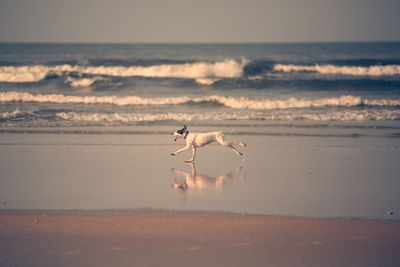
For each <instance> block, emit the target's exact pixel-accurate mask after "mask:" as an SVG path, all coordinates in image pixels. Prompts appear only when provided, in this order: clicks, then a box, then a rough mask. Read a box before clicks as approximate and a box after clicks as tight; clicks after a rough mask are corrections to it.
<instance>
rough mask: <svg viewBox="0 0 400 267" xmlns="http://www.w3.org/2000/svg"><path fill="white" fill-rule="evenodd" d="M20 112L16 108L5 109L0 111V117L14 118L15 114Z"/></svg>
mask: <svg viewBox="0 0 400 267" xmlns="http://www.w3.org/2000/svg"><path fill="white" fill-rule="evenodd" d="M21 113H22V112H21V111H20V110H19V109H16V110H14V111H11V112H10V111H6V112H3V113H0V118H2V119H9V118H15V117H16V116H18V115H19V114H21Z"/></svg>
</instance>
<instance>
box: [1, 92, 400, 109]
mask: <svg viewBox="0 0 400 267" xmlns="http://www.w3.org/2000/svg"><path fill="white" fill-rule="evenodd" d="M0 102H38V103H58V104H60V103H71V104H112V105H117V106H126V105H143V106H155V105H180V104H190V103H219V104H222V105H224V106H226V107H228V108H232V109H254V110H272V109H291V108H314V107H355V106H360V105H365V106H381V107H384V106H389V107H390V106H391V107H398V106H400V100H396V99H363V98H361V97H359V96H352V95H347V96H340V97H331V98H321V99H303V98H300V99H296V98H289V99H285V100H270V99H262V100H254V99H249V98H245V97H226V96H218V95H212V96H203V97H188V96H182V97H164V98H162V97H156V98H145V97H140V96H125V97H118V96H67V95H62V94H37V95H33V94H31V93H27V92H0Z"/></svg>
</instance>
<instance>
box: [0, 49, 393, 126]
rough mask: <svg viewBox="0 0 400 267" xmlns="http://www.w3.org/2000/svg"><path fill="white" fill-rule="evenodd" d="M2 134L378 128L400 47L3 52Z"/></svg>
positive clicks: (388, 115)
mask: <svg viewBox="0 0 400 267" xmlns="http://www.w3.org/2000/svg"><path fill="white" fill-rule="evenodd" d="M0 102H1V106H0V126H1V128H3V129H4V128H7V127H11V126H12V127H43V126H46V127H54V126H67V127H70V126H78V127H80V126H131V125H144V124H146V125H149V124H151V125H159V124H163V125H166V124H167V125H170V124H174V125H177V124H179V125H180V124H182V123H187V124H191V125H204V124H210V123H213V124H217V125H223V126H225V125H232V124H242V125H253V124H260V123H261V124H263V123H264V124H265V123H271V122H273V123H282V122H285V123H287V124H288V125H292V124H297V123H301V124H302V125H304V124H314V123H315V122H318V123H323V124H327V125H343V124H346V125H347V124H348V123H352V125H356V126H360V125H365V124H367V125H370V122H374V124H375V123H381V122H393V124H394V125H397V123H396V122H397V121H398V120H399V118H400V109H399V107H400V43H332V44H330V43H321V44H313V43H311V44H0Z"/></svg>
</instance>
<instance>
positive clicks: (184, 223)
mask: <svg viewBox="0 0 400 267" xmlns="http://www.w3.org/2000/svg"><path fill="white" fill-rule="evenodd" d="M0 239H1V242H0V263H1V266H188V265H190V266H399V264H400V253H399V249H400V222H390V221H368V220H348V219H313V218H297V217H275V216H243V215H227V214H219V215H218V214H210V213H170V212H163V211H146V212H140V211H137V212H122V211H114V212H111V211H104V212H61V211H18V212H16V211H2V212H1V214H0Z"/></svg>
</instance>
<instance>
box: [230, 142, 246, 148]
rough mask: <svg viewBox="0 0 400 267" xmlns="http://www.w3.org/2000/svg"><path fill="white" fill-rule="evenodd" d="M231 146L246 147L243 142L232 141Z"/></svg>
mask: <svg viewBox="0 0 400 267" xmlns="http://www.w3.org/2000/svg"><path fill="white" fill-rule="evenodd" d="M231 144H232V145H239V146H242V147H246V144H245V143H243V142H238V141H232V142H231Z"/></svg>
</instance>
